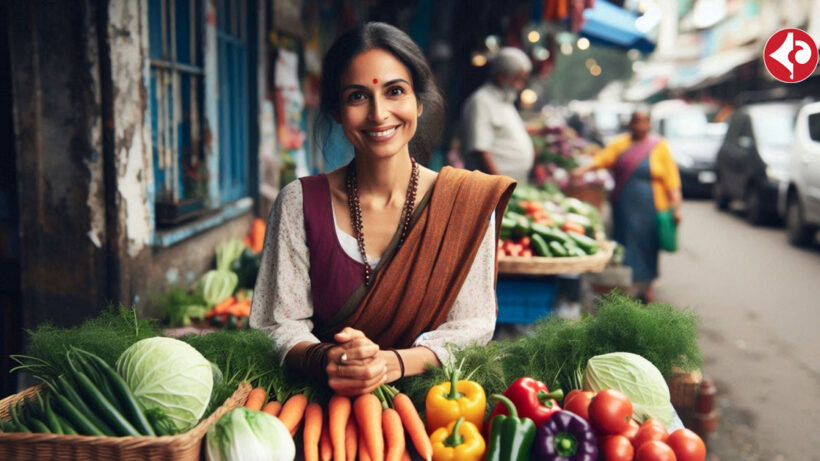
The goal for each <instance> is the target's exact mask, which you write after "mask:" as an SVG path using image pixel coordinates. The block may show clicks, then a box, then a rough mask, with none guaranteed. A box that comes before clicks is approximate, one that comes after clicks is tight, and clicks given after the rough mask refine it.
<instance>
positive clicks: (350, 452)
mask: <svg viewBox="0 0 820 461" xmlns="http://www.w3.org/2000/svg"><path fill="white" fill-rule="evenodd" d="M358 433H359V431H358V429H357V428H356V418H348V420H347V426H345V459H349V460H355V459H356V445H357V444H358V443H357V442H358V440H357V438H358Z"/></svg>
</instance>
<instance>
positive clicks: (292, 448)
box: [205, 407, 296, 461]
mask: <svg viewBox="0 0 820 461" xmlns="http://www.w3.org/2000/svg"><path fill="white" fill-rule="evenodd" d="M207 437H208V438H207V445H206V449H205V453H206V455H207V459H208V461H293V459H294V458H295V457H296V445H295V444H294V443H293V437H291V436H290V432H289V431H288V429H287V427H285V424H284V423H283V422H282V421H279V419H278V418H276V417H274V416H271V415H269V414H267V413H263V412H261V411H253V410H248V409H247V408H244V407H239V408H235V409H233V410H232V411H231V412H230V413H228V414H226V415H225V416H223V417H222V418H221V419H220V420H219V421H217V423H216V424H214V425H213V426H211V427H210V428H208V436H207Z"/></svg>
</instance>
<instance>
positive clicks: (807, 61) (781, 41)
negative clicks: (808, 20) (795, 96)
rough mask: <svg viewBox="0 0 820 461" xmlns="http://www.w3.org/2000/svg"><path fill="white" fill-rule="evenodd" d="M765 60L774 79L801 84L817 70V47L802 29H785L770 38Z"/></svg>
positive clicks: (767, 43) (764, 56)
mask: <svg viewBox="0 0 820 461" xmlns="http://www.w3.org/2000/svg"><path fill="white" fill-rule="evenodd" d="M763 59H764V62H765V63H766V69H767V70H768V71H769V73H770V74H772V76H773V77H774V78H776V79H778V80H780V81H781V82H784V83H797V82H801V81H803V80H805V79H806V78H808V76H809V75H811V74H812V72H814V69H815V68H817V45H815V43H814V40H812V38H811V36H810V35H809V34H807V33H806V32H804V31H802V30H800V29H783V30H780V31H777V32H775V34H774V35H772V36H771V37H769V41H768V42H766V48H764V50H763Z"/></svg>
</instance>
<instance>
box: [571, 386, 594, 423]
mask: <svg viewBox="0 0 820 461" xmlns="http://www.w3.org/2000/svg"><path fill="white" fill-rule="evenodd" d="M593 395H594V394H593V393H592V392H589V391H580V390H578V389H575V390H573V391H570V393H569V394H567V396H566V397H565V398H564V410H566V411H571V412H573V413H575V414H576V415H578V416H580V417H581V418H584V419H585V420H586V421H589V402H590V400H592V396H593Z"/></svg>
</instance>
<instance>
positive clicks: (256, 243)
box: [250, 218, 266, 253]
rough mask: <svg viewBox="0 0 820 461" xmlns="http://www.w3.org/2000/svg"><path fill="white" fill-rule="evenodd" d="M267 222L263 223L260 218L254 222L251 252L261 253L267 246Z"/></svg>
mask: <svg viewBox="0 0 820 461" xmlns="http://www.w3.org/2000/svg"><path fill="white" fill-rule="evenodd" d="M265 227H266V226H265V221H262V220H261V219H259V218H256V219H254V220H253V224H252V225H251V235H250V236H251V244H252V245H253V246H252V247H251V250H253V252H254V253H259V252H260V251H262V247H263V246H264V245H265Z"/></svg>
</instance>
